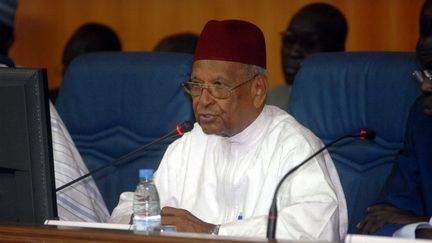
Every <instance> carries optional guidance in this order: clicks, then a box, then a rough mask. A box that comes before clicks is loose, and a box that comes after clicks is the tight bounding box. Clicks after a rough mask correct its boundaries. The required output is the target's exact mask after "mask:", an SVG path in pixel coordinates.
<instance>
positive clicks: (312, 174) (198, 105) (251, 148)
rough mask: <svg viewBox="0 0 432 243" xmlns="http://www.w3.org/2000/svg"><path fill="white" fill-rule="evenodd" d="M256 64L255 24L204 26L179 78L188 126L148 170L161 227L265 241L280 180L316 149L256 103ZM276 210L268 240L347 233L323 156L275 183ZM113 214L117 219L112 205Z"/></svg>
mask: <svg viewBox="0 0 432 243" xmlns="http://www.w3.org/2000/svg"><path fill="white" fill-rule="evenodd" d="M265 68H266V51H265V42H264V36H263V33H262V32H261V30H260V29H259V28H258V27H257V26H255V25H253V24H251V23H249V22H245V21H241V20H225V21H215V20H212V21H209V22H208V23H207V24H206V25H205V27H204V29H203V31H202V33H201V35H200V37H199V40H198V45H197V48H196V51H195V55H194V63H193V68H192V74H191V79H190V80H189V81H186V82H185V83H184V87H185V89H186V91H187V92H188V93H189V94H190V95H191V96H192V100H193V108H194V112H195V117H196V120H197V124H195V127H194V129H193V130H192V131H191V132H189V133H186V134H185V135H184V136H183V137H182V138H180V139H178V140H176V141H175V142H174V143H173V144H171V145H170V146H169V148H168V150H167V151H166V153H165V156H164V158H163V159H162V162H161V164H160V166H159V169H158V170H157V172H156V175H155V182H156V186H157V188H158V191H159V195H160V199H161V204H162V206H166V207H164V208H163V209H162V211H161V216H162V219H161V223H162V224H163V225H175V226H176V227H177V230H178V231H190V232H201V233H218V234H220V235H237V236H253V237H265V235H266V223H267V213H268V211H269V208H270V204H271V200H272V197H273V193H274V190H275V187H276V185H277V184H278V182H279V180H280V179H281V178H282V177H283V176H284V174H285V173H286V172H288V171H289V170H290V169H292V168H293V167H294V166H296V165H297V164H299V163H300V162H301V161H303V160H304V159H305V158H306V157H308V156H309V155H311V154H312V153H313V152H314V151H316V150H318V149H319V148H321V147H322V143H321V142H320V141H319V140H318V139H317V138H316V137H315V136H314V135H313V134H312V133H311V132H310V131H309V130H307V129H306V128H304V127H303V126H301V125H300V124H299V123H297V122H296V120H295V119H294V118H293V117H291V116H290V115H288V114H287V113H286V112H284V111H282V110H280V109H279V108H276V107H273V106H265V105H264V101H265V97H266V92H267V77H266V71H265ZM122 200H123V202H120V205H119V206H118V209H120V208H122V205H121V204H122V203H129V205H128V206H127V208H129V210H130V207H131V196H129V199H127V196H125V195H123V197H122ZM124 201H128V202H124ZM168 206H169V207H168ZM124 208H125V207H124V206H123V209H124ZM278 208H279V220H278V224H277V234H276V237H277V238H286V239H305V240H306V239H309V240H311V239H322V240H329V241H340V240H342V238H343V237H344V235H345V233H346V230H347V213H346V204H345V198H344V194H343V192H342V189H341V185H340V182H339V178H338V176H337V173H336V170H335V168H334V165H333V162H332V160H331V158H330V156H329V154H328V153H327V152H325V153H323V154H321V155H319V156H317V157H316V158H314V159H312V160H311V161H310V162H309V163H308V164H306V165H305V166H304V167H302V168H301V169H300V170H298V171H297V172H296V173H295V174H293V175H292V177H290V178H289V179H288V180H287V181H286V182H285V183H284V184H283V186H282V188H281V190H280V192H279V194H278ZM116 214H117V215H116ZM120 214H121V213H120ZM129 215H130V211H129ZM129 215H126V217H124V221H123V222H128V219H129ZM116 217H117V218H121V215H119V212H118V211H117V212H116V211H115V212H114V215H113V218H114V219H115V218H116ZM114 221H116V220H114ZM117 222H118V221H117Z"/></svg>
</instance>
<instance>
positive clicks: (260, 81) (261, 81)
mask: <svg viewBox="0 0 432 243" xmlns="http://www.w3.org/2000/svg"><path fill="white" fill-rule="evenodd" d="M267 87H268V82H267V76H266V75H258V76H257V77H256V78H255V80H254V82H253V85H252V95H253V96H254V97H253V102H254V106H255V108H259V107H261V106H263V105H264V103H265V98H266V95H267Z"/></svg>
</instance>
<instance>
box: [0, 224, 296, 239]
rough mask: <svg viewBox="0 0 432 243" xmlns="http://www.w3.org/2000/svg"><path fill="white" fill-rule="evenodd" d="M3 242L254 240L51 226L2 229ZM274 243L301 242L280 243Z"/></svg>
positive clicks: (16, 226) (10, 226) (14, 226)
mask: <svg viewBox="0 0 432 243" xmlns="http://www.w3.org/2000/svg"><path fill="white" fill-rule="evenodd" d="M0 242H81V243H82V242H155V243H162V242H164V243H165V242H166V243H200V242H202V243H222V242H226V243H246V242H248V243H250V242H268V241H267V240H259V239H254V238H239V237H224V236H216V235H205V234H188V233H151V234H142V233H135V232H133V231H131V230H117V229H97V228H81V227H67V226H66V227H65V226H52V225H6V224H2V225H0ZM275 242H281V243H283V242H287V243H288V242H290V243H294V242H300V241H284V240H277V241H275Z"/></svg>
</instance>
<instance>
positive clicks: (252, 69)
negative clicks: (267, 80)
mask: <svg viewBox="0 0 432 243" xmlns="http://www.w3.org/2000/svg"><path fill="white" fill-rule="evenodd" d="M244 69H245V70H246V73H248V74H250V76H254V75H258V74H259V75H267V70H265V69H264V68H262V67H260V66H257V65H252V64H244Z"/></svg>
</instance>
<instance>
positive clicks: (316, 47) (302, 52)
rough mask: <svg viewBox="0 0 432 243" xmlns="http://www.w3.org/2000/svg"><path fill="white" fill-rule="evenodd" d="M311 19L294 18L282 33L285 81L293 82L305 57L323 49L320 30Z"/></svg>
mask: <svg viewBox="0 0 432 243" xmlns="http://www.w3.org/2000/svg"><path fill="white" fill-rule="evenodd" d="M314 21H316V20H311V19H306V18H302V19H299V20H297V19H293V21H292V22H291V24H290V26H289V27H288V30H287V31H286V32H284V33H283V34H282V69H283V72H284V75H285V82H286V83H288V84H292V83H293V81H294V77H295V75H296V73H297V72H298V70H299V69H300V67H301V64H302V62H303V61H304V59H305V58H306V57H308V56H310V55H312V54H314V53H317V52H321V51H323V49H324V47H323V45H322V41H321V40H320V32H319V30H318V29H317V28H316V27H315V24H314V23H313V22H314Z"/></svg>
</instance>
